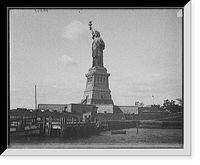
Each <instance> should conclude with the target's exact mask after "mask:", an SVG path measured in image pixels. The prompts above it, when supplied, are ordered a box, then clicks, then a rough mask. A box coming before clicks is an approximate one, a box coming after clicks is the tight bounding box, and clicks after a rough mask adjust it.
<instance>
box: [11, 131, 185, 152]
mask: <svg viewBox="0 0 200 165" xmlns="http://www.w3.org/2000/svg"><path fill="white" fill-rule="evenodd" d="M123 130H126V134H111V132H110V131H106V132H102V133H101V135H100V136H91V137H87V138H81V139H65V138H47V137H43V138H42V137H20V138H19V137H17V138H16V137H15V138H11V139H10V146H9V148H13V149H14V148H16V149H62V148H63V149H68V148H183V137H182V136H183V135H182V129H147V128H139V131H138V134H137V130H136V128H131V129H123Z"/></svg>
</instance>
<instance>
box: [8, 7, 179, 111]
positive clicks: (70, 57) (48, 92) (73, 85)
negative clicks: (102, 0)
mask: <svg viewBox="0 0 200 165" xmlns="http://www.w3.org/2000/svg"><path fill="white" fill-rule="evenodd" d="M89 21H93V29H96V30H98V31H100V33H101V37H102V39H103V40H104V42H105V49H104V52H103V55H104V67H106V68H107V71H108V73H110V74H111V75H110V77H109V88H110V90H111V96H112V99H113V101H114V104H115V105H135V102H136V101H139V102H143V103H144V104H145V105H150V104H152V103H153V102H154V104H160V105H162V104H163V100H166V99H169V100H175V99H177V98H181V97H182V12H181V10H179V9H101V10H97V9H80V10H78V9H48V10H34V9H28V10H25V9H23V10H20V9H14V10H11V11H10V22H9V25H10V29H9V31H10V54H9V55H10V108H11V109H13V108H19V107H25V108H34V106H35V100H34V97H35V96H34V94H35V91H34V89H35V85H36V86H37V102H38V104H69V103H80V101H81V99H82V98H83V93H84V90H85V87H86V77H85V74H86V73H88V70H89V68H91V67H92V50H91V46H92V35H91V31H90V30H89V26H88V23H89ZM152 96H154V100H153V97H152Z"/></svg>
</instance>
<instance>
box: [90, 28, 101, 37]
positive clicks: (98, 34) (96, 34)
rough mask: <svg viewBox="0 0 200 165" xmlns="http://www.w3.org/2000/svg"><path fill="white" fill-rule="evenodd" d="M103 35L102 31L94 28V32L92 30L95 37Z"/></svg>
mask: <svg viewBox="0 0 200 165" xmlns="http://www.w3.org/2000/svg"><path fill="white" fill-rule="evenodd" d="M100 36H101V35H100V32H99V31H97V30H94V31H93V32H92V37H93V38H97V37H100Z"/></svg>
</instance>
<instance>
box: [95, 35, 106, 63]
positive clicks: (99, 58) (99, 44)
mask: <svg viewBox="0 0 200 165" xmlns="http://www.w3.org/2000/svg"><path fill="white" fill-rule="evenodd" d="M104 49H105V43H104V41H103V40H102V38H100V37H96V38H94V41H93V43H92V57H93V64H92V67H95V66H96V67H103V50H104Z"/></svg>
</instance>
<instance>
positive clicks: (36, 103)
mask: <svg viewBox="0 0 200 165" xmlns="http://www.w3.org/2000/svg"><path fill="white" fill-rule="evenodd" d="M36 109H37V90H36V85H35V110H36Z"/></svg>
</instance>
